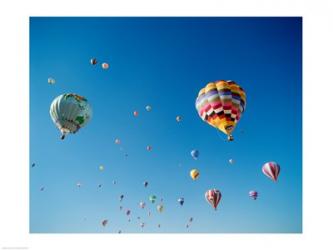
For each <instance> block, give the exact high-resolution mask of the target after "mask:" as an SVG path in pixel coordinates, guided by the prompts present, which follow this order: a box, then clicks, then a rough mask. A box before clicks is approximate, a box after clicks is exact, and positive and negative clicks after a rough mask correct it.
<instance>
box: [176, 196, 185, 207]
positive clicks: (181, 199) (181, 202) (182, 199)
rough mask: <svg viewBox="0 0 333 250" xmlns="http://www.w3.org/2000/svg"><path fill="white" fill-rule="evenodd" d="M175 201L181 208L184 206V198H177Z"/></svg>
mask: <svg viewBox="0 0 333 250" xmlns="http://www.w3.org/2000/svg"><path fill="white" fill-rule="evenodd" d="M177 201H178V202H179V204H180V205H181V206H183V205H184V201H185V200H184V198H179V199H178V200H177Z"/></svg>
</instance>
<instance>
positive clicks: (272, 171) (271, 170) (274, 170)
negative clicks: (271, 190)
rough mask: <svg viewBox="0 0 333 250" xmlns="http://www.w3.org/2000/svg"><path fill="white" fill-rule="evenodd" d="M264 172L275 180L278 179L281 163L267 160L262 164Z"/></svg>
mask: <svg viewBox="0 0 333 250" xmlns="http://www.w3.org/2000/svg"><path fill="white" fill-rule="evenodd" d="M262 172H263V173H264V175H266V176H267V177H269V178H270V179H272V180H273V181H277V178H278V176H279V174H280V165H279V164H277V163H276V162H274V161H270V162H267V163H265V164H264V165H263V166H262Z"/></svg>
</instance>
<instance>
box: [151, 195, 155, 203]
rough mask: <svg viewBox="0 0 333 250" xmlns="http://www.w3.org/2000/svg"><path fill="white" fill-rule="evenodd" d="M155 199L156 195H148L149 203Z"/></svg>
mask: <svg viewBox="0 0 333 250" xmlns="http://www.w3.org/2000/svg"><path fill="white" fill-rule="evenodd" d="M156 199H157V197H156V196H155V195H150V196H149V201H150V202H151V203H155V201H156Z"/></svg>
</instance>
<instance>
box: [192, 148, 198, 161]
mask: <svg viewBox="0 0 333 250" xmlns="http://www.w3.org/2000/svg"><path fill="white" fill-rule="evenodd" d="M191 156H192V158H193V159H194V160H197V159H198V157H199V150H197V149H193V150H192V151H191Z"/></svg>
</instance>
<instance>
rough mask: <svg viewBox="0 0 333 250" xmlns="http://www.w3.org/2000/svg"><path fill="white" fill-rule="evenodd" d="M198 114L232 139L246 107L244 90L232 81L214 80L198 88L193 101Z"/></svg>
mask: <svg viewBox="0 0 333 250" xmlns="http://www.w3.org/2000/svg"><path fill="white" fill-rule="evenodd" d="M195 106H196V109H197V111H198V114H199V116H200V117H201V119H202V120H203V121H205V122H207V123H208V124H209V125H211V126H213V127H215V128H217V129H219V130H220V131H222V132H223V133H225V134H226V135H228V140H229V141H232V140H233V137H232V135H231V133H232V132H233V130H234V129H235V127H236V125H237V123H238V122H239V120H240V118H241V116H242V114H243V112H244V111H245V107H246V94H245V91H244V90H243V89H242V87H240V86H239V85H238V84H237V83H236V82H234V81H225V80H220V81H215V82H210V83H208V84H207V85H206V86H205V87H204V88H203V89H201V90H200V92H199V94H198V97H197V99H196V101H195Z"/></svg>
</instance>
